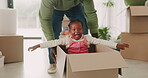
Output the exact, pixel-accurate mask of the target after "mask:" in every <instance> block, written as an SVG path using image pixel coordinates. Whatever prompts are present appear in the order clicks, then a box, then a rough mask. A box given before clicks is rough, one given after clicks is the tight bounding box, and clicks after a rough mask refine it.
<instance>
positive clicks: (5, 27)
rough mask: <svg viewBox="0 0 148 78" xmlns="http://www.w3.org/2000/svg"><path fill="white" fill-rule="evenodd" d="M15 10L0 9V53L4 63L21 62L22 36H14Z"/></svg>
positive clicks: (15, 24)
mask: <svg viewBox="0 0 148 78" xmlns="http://www.w3.org/2000/svg"><path fill="white" fill-rule="evenodd" d="M16 21H17V16H16V10H14V9H0V51H2V54H3V55H4V56H5V63H10V62H19V61H23V36H19V35H16V26H17V23H16Z"/></svg>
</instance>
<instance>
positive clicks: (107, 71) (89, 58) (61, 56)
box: [57, 45, 127, 78]
mask: <svg viewBox="0 0 148 78" xmlns="http://www.w3.org/2000/svg"><path fill="white" fill-rule="evenodd" d="M96 48H97V52H99V53H83V54H66V53H65V52H64V50H63V49H61V48H60V47H57V74H58V77H57V78H118V68H123V67H127V65H126V63H125V61H124V59H123V58H122V56H121V55H120V53H119V52H115V51H114V50H112V49H110V48H108V47H105V46H101V45H97V47H96ZM64 67H66V75H65V76H66V77H64V76H63V75H64V69H65V68H64Z"/></svg>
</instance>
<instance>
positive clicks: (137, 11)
mask: <svg viewBox="0 0 148 78" xmlns="http://www.w3.org/2000/svg"><path fill="white" fill-rule="evenodd" d="M129 8H130V12H131V16H148V6H130V7H129Z"/></svg>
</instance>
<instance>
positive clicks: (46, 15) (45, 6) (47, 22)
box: [39, 0, 54, 41]
mask: <svg viewBox="0 0 148 78" xmlns="http://www.w3.org/2000/svg"><path fill="white" fill-rule="evenodd" d="M53 4H54V3H53V1H52V0H42V2H41V7H40V10H39V18H40V22H41V26H42V31H43V32H44V35H45V37H46V39H47V40H48V41H49V40H53V39H54V34H53V29H52V21H51V20H52V13H53Z"/></svg>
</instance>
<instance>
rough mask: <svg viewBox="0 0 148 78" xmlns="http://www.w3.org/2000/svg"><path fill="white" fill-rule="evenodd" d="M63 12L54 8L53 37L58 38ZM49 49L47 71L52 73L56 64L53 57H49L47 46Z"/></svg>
mask: <svg viewBox="0 0 148 78" xmlns="http://www.w3.org/2000/svg"><path fill="white" fill-rule="evenodd" d="M63 16H64V12H63V11H58V10H54V11H53V15H52V28H53V32H54V37H55V39H58V38H59V35H60V32H61V30H62V27H61V26H62V20H63ZM48 51H49V61H50V68H49V69H48V73H50V74H52V73H55V72H56V64H55V63H54V60H53V58H52V57H51V53H50V52H51V48H48Z"/></svg>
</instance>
